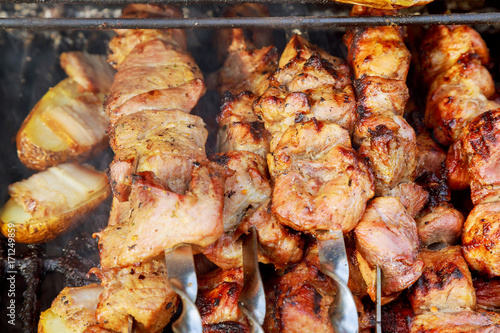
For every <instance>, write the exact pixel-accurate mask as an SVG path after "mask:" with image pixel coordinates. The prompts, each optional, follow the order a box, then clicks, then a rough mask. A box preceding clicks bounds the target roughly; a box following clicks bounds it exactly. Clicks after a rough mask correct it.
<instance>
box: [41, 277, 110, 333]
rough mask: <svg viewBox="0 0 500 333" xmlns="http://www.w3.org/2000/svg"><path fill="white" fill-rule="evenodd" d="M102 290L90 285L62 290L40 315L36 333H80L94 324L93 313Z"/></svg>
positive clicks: (98, 286) (96, 285)
mask: <svg viewBox="0 0 500 333" xmlns="http://www.w3.org/2000/svg"><path fill="white" fill-rule="evenodd" d="M103 290H104V288H103V287H102V286H100V285H98V284H95V283H94V284H90V285H88V286H84V287H79V288H67V287H66V288H64V289H63V290H62V291H61V292H60V293H59V295H58V296H57V297H56V298H55V299H54V301H52V306H51V307H50V308H49V309H47V310H46V311H44V312H42V313H41V315H40V321H39V322H38V333H81V332H83V331H85V329H86V328H87V327H88V326H92V325H94V324H96V319H95V311H96V308H97V304H98V303H99V295H100V294H101V293H102V292H103Z"/></svg>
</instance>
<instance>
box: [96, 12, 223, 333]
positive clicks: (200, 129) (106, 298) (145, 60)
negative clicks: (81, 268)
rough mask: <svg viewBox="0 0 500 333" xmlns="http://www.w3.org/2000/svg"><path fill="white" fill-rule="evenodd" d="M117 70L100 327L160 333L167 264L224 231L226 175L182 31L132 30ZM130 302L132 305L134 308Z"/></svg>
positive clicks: (168, 297)
mask: <svg viewBox="0 0 500 333" xmlns="http://www.w3.org/2000/svg"><path fill="white" fill-rule="evenodd" d="M123 15H124V17H155V16H161V17H179V16H180V13H179V12H178V11H177V10H175V9H173V8H170V7H162V6H153V5H132V6H128V7H126V8H125V9H124V11H123ZM110 49H111V51H112V54H111V55H110V57H109V59H110V60H111V61H112V62H113V63H114V64H115V66H116V68H117V74H116V75H115V79H114V82H113V85H112V87H111V93H110V95H109V96H108V99H107V101H106V103H105V110H106V112H107V113H108V115H109V116H110V120H111V133H110V144H111V147H112V148H113V151H114V152H115V158H114V160H113V162H112V164H111V166H110V182H111V184H112V189H113V195H114V198H113V206H112V212H111V216H110V221H109V225H108V227H107V228H106V229H104V230H103V231H101V232H99V233H97V234H96V235H97V236H98V237H99V249H100V256H101V268H100V269H99V270H98V269H95V270H94V272H95V273H96V274H97V275H98V276H99V277H100V278H101V279H102V285H103V287H104V292H103V293H102V294H101V296H100V302H99V304H98V307H97V312H96V318H97V325H98V326H100V327H101V328H104V329H108V330H111V331H118V332H127V329H128V322H129V319H130V318H133V321H134V325H133V326H134V329H137V330H138V331H147V332H159V331H161V330H162V329H163V327H164V326H165V325H166V324H167V323H168V322H169V320H170V318H171V316H172V314H173V313H174V312H175V309H176V304H177V300H176V295H175V293H174V292H173V291H172V290H171V289H170V287H169V285H168V280H167V274H166V268H165V264H164V262H163V259H162V254H163V251H164V250H172V249H174V248H175V247H176V246H178V245H181V244H193V246H197V247H199V248H203V247H206V246H208V245H210V244H211V243H213V242H214V241H215V240H216V239H217V238H218V237H220V235H221V233H222V203H223V176H222V173H221V172H220V169H219V168H218V166H217V165H215V164H214V163H212V162H210V161H209V160H208V159H207V157H206V155H205V141H206V138H207V131H206V130H205V128H204V123H203V121H202V120H201V119H200V118H199V117H197V116H192V115H189V112H190V111H191V109H192V108H193V107H194V106H195V104H196V103H197V101H198V99H199V98H200V96H201V95H202V94H203V93H204V91H205V87H204V83H203V80H202V74H201V71H200V70H199V68H198V67H197V65H196V63H195V62H194V60H193V59H192V58H191V56H190V55H189V54H188V53H187V52H186V39H185V35H184V32H183V31H181V30H125V31H118V36H117V37H115V38H114V39H113V40H112V41H111V43H110ZM130 301H131V302H133V304H130V305H127V303H128V302H130Z"/></svg>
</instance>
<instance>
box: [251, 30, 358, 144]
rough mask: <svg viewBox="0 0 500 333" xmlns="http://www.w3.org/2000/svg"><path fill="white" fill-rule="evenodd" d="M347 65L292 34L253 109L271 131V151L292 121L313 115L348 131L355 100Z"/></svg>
mask: <svg viewBox="0 0 500 333" xmlns="http://www.w3.org/2000/svg"><path fill="white" fill-rule="evenodd" d="M349 76H350V73H349V68H348V67H347V65H346V64H345V63H344V62H343V61H342V60H341V59H339V58H336V57H333V56H331V55H328V54H327V53H326V52H325V51H323V50H320V49H318V48H316V47H315V46H313V45H311V44H309V42H307V41H306V40H305V39H304V38H302V37H300V36H298V35H294V36H293V37H292V38H291V39H290V41H289V42H288V44H287V46H286V48H285V50H284V51H283V55H282V56H281V59H280V68H279V69H278V70H277V71H276V72H275V73H274V74H273V75H272V77H271V79H270V82H269V88H268V89H267V90H266V91H265V92H264V94H263V95H262V96H261V97H260V98H259V99H258V100H257V101H256V102H255V103H254V111H255V113H256V114H257V116H259V118H261V119H262V120H263V121H264V123H265V126H266V129H267V130H268V131H269V132H270V133H271V137H272V139H271V151H274V149H275V148H276V145H277V143H278V142H279V140H280V139H281V136H282V134H283V133H284V132H285V131H286V130H287V129H288V127H290V126H292V125H293V124H294V123H296V122H302V121H308V120H311V119H313V118H315V119H316V120H318V121H324V122H333V123H336V124H339V125H341V126H343V127H344V128H346V129H348V130H349V131H351V132H352V130H353V128H354V127H353V126H354V121H355V118H356V102H355V97H354V91H353V89H352V86H351V81H350V79H349Z"/></svg>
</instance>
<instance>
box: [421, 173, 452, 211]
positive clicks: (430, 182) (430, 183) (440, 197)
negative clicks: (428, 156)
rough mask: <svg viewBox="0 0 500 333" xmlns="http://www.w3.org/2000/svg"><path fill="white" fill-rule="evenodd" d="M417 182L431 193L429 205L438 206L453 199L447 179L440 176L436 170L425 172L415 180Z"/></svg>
mask: <svg viewBox="0 0 500 333" xmlns="http://www.w3.org/2000/svg"><path fill="white" fill-rule="evenodd" d="M415 183H416V184H418V185H420V186H422V187H423V188H424V189H425V190H426V191H427V192H428V193H429V200H428V202H427V206H428V207H436V206H438V205H439V204H440V203H442V202H448V201H450V200H451V191H450V188H449V186H448V183H447V182H446V179H445V178H444V177H438V176H437V175H436V174H435V173H434V172H429V171H426V172H424V173H423V174H422V175H420V176H419V177H418V178H417V179H416V180H415Z"/></svg>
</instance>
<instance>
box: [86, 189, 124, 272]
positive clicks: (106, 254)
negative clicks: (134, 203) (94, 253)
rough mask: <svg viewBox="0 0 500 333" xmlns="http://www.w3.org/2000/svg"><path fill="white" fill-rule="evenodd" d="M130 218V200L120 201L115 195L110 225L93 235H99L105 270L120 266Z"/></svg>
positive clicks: (100, 255)
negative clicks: (119, 257) (120, 255)
mask: <svg viewBox="0 0 500 333" xmlns="http://www.w3.org/2000/svg"><path fill="white" fill-rule="evenodd" d="M129 219H130V202H129V201H123V202H120V201H119V199H118V198H116V197H113V202H112V205H111V212H110V214H109V221H108V226H107V227H106V228H104V229H103V230H101V231H100V232H96V233H94V234H93V235H92V236H93V237H94V238H95V237H99V257H100V263H101V268H102V269H103V270H107V269H110V268H114V267H117V266H118V255H119V254H120V251H121V250H122V246H123V243H124V242H125V240H126V239H127V233H128V231H129V229H130V225H129V223H128V221H129Z"/></svg>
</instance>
